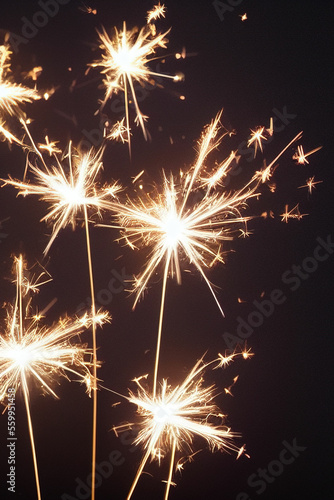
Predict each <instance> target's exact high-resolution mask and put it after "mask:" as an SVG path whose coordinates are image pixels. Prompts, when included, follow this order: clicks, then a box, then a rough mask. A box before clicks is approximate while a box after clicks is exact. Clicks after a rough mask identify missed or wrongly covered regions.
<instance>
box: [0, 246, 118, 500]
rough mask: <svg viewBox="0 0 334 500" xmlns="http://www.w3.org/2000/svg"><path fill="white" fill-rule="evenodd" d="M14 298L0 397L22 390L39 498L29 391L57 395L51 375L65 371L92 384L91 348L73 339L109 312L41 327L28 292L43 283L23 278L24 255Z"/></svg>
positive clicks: (18, 262)
mask: <svg viewBox="0 0 334 500" xmlns="http://www.w3.org/2000/svg"><path fill="white" fill-rule="evenodd" d="M15 274H16V290H17V292H16V300H15V303H14V305H11V306H7V320H6V323H5V326H4V328H3V329H1V330H2V331H1V335H0V401H4V400H5V398H6V396H7V395H8V394H9V392H13V390H14V391H15V392H16V391H17V390H18V389H19V388H21V389H22V392H23V395H24V401H25V406H26V411H27V418H28V427H29V435H30V442H31V447H32V454H33V462H34V470H35V479H36V488H37V497H38V499H40V498H41V492H40V485H39V474H38V467H37V458H36V451H35V443H34V433H33V426H32V419H31V412H30V405H29V393H30V388H31V385H32V383H33V382H35V383H36V384H37V385H38V386H39V387H40V389H41V390H42V391H43V392H44V393H46V394H51V395H53V396H54V397H57V395H56V393H55V391H54V390H53V388H52V384H53V382H54V380H55V379H57V378H59V377H65V378H67V379H68V380H69V374H70V375H75V376H76V377H78V379H79V380H81V381H82V382H84V383H85V384H86V387H87V391H88V392H90V390H91V387H92V386H93V385H94V384H93V382H92V374H91V367H92V366H93V363H92V361H91V358H92V356H93V351H92V349H88V348H87V346H86V345H84V344H81V343H76V344H73V343H72V339H73V337H75V336H78V335H79V334H80V333H82V332H83V331H84V330H85V329H86V328H87V327H89V326H90V325H91V324H92V323H94V322H99V323H101V322H104V321H106V320H107V319H108V316H107V315H104V314H100V315H97V316H96V317H95V318H93V317H91V316H90V317H89V316H88V314H85V315H84V316H82V317H81V318H74V319H70V318H64V319H60V320H59V321H58V323H56V324H54V325H52V326H50V327H47V326H40V324H39V321H38V320H37V318H38V316H37V315H32V314H31V306H30V304H31V302H30V297H29V295H30V293H31V292H32V291H36V289H37V287H38V286H39V285H40V284H41V283H39V282H38V280H37V281H35V282H30V281H29V280H28V278H27V277H26V276H25V269H24V261H23V258H22V256H20V257H18V258H16V259H15Z"/></svg>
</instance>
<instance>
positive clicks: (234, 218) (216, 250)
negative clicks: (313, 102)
mask: <svg viewBox="0 0 334 500" xmlns="http://www.w3.org/2000/svg"><path fill="white" fill-rule="evenodd" d="M220 117H221V113H219V114H218V115H217V117H216V118H215V119H214V120H213V121H212V123H211V124H210V125H209V126H208V127H206V128H205V130H204V132H203V135H202V137H201V139H200V141H199V143H198V155H197V159H196V161H195V164H194V166H193V167H191V168H190V170H189V171H188V172H185V173H182V174H181V175H180V176H178V177H177V176H174V175H173V174H170V176H169V177H167V176H166V174H165V173H163V187H162V189H161V188H160V189H159V187H157V186H156V187H155V189H154V191H153V193H145V192H143V193H140V197H139V198H138V199H132V198H128V200H127V202H126V203H120V202H117V203H115V209H114V211H115V212H117V219H118V225H117V227H119V228H121V230H122V232H123V238H124V240H125V241H126V243H127V244H128V245H129V246H130V247H131V248H136V247H137V246H140V247H148V248H150V250H151V251H150V255H149V258H148V261H147V263H146V266H145V268H144V270H143V271H142V273H141V274H140V275H139V276H138V277H137V279H136V282H135V285H134V292H135V294H136V298H135V303H134V306H135V305H136V303H137V302H138V300H139V298H140V297H141V296H142V294H143V292H144V290H145V289H146V288H147V285H148V282H149V280H150V279H151V278H152V277H153V276H154V274H155V273H156V271H157V269H158V268H159V266H160V265H162V266H163V268H164V270H165V271H164V272H165V274H169V275H170V276H172V277H173V276H175V277H176V279H177V281H178V282H179V283H180V282H181V271H180V259H186V260H187V261H188V262H189V263H190V264H192V265H193V266H194V267H195V268H196V269H197V270H198V271H199V272H200V274H201V275H202V277H203V278H204V280H205V281H206V283H207V285H208V286H209V288H210V290H211V292H212V293H213V295H214V297H215V300H216V302H217V303H218V301H217V299H216V296H215V294H214V292H213V289H212V286H211V284H210V282H209V280H208V278H207V277H206V274H205V272H204V269H205V268H209V267H211V266H212V265H213V264H214V263H215V262H217V261H220V262H222V261H223V256H222V252H223V250H222V245H223V242H224V241H226V240H231V239H232V235H233V232H235V231H239V230H240V229H241V228H243V229H244V228H245V226H246V225H247V220H248V219H249V218H248V217H243V216H242V215H241V209H242V208H243V207H244V206H245V203H246V202H247V200H249V199H250V198H251V197H254V196H258V193H257V192H256V191H257V189H258V186H259V184H260V183H261V182H262V181H264V180H266V179H267V177H268V175H266V176H262V171H260V172H256V174H255V175H254V176H253V177H252V178H251V179H250V181H249V182H248V183H246V184H245V185H244V186H243V187H242V188H241V189H240V190H237V191H234V192H225V191H223V192H220V191H218V190H217V189H216V187H217V186H218V187H220V185H221V181H222V182H223V178H224V176H226V175H227V173H228V171H229V169H230V168H231V166H232V162H233V161H236V160H237V155H236V153H235V152H232V153H231V155H230V156H229V158H228V159H227V160H225V161H224V162H223V163H222V164H220V165H216V167H215V168H214V169H212V170H211V172H210V173H209V174H208V173H207V169H206V160H207V157H208V155H209V154H210V153H211V152H212V151H213V150H214V149H216V148H217V147H218V145H219V144H220V142H221V139H222V137H220V136H219V134H218V132H219V129H220V127H219V120H220ZM271 168H272V164H271V165H269V166H268V167H266V169H265V170H266V172H267V173H268V172H269V171H270V169H271ZM204 188H205V189H204ZM218 305H219V304H218ZM219 308H220V306H219ZM220 310H221V308H220Z"/></svg>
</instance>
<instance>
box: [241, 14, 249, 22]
mask: <svg viewBox="0 0 334 500" xmlns="http://www.w3.org/2000/svg"><path fill="white" fill-rule="evenodd" d="M239 17H240V19H241V21H247V19H248V17H247V13H246V12H245V13H244V14H240V15H239Z"/></svg>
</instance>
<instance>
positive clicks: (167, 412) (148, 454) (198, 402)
mask: <svg viewBox="0 0 334 500" xmlns="http://www.w3.org/2000/svg"><path fill="white" fill-rule="evenodd" d="M239 355H241V356H242V357H243V358H244V359H248V358H250V357H251V356H252V353H251V352H250V349H246V348H245V349H244V350H243V351H242V352H234V353H231V354H227V355H222V354H219V355H218V358H217V359H215V360H213V361H210V362H207V363H204V361H203V359H200V360H198V361H197V363H196V364H195V366H194V367H193V368H192V369H191V370H190V372H189V373H188V374H187V376H186V378H185V379H184V381H183V382H182V383H181V384H180V385H177V386H175V387H172V386H171V385H170V384H169V383H168V380H167V379H163V380H162V382H161V384H160V385H159V391H158V392H157V393H156V394H152V393H151V392H150V390H148V389H147V388H146V382H145V381H146V379H147V377H148V375H145V376H142V377H139V378H136V379H134V380H133V382H135V384H136V386H137V391H136V392H133V391H131V390H129V397H128V398H127V399H128V400H129V402H130V403H132V404H134V405H136V406H137V414H138V416H139V423H138V422H137V423H136V427H137V428H138V434H137V437H136V439H135V441H134V443H135V444H137V445H139V446H142V447H143V449H144V450H145V453H144V456H143V458H142V460H141V462H140V465H139V467H138V470H137V473H136V476H135V478H134V481H133V483H132V486H131V488H130V491H129V494H128V496H127V500H130V498H131V496H132V494H133V492H134V490H135V488H136V485H137V483H138V481H139V478H140V476H141V474H142V473H143V471H144V468H145V465H146V464H147V462H148V460H149V459H150V461H154V460H157V461H158V462H159V464H160V463H161V462H162V461H163V460H164V459H165V458H166V456H170V463H169V474H168V479H167V480H166V489H165V496H164V498H165V499H167V498H168V495H169V490H170V486H171V485H172V484H173V473H174V470H176V471H181V470H182V469H183V466H184V464H185V463H186V462H187V461H191V459H192V457H193V456H194V454H196V453H197V452H194V448H193V442H194V439H195V438H202V439H204V440H205V441H206V443H207V445H208V446H209V448H210V449H211V451H215V450H220V451H228V452H230V451H232V452H235V453H236V454H237V458H239V457H240V456H241V454H242V453H244V452H245V446H241V447H238V446H236V444H235V443H234V438H235V437H237V436H239V435H238V434H237V433H234V432H232V431H231V429H230V428H229V427H228V426H227V425H226V424H225V420H226V415H223V414H222V413H221V410H220V409H219V407H218V406H217V405H216V403H215V402H214V399H215V397H216V396H217V388H216V386H215V385H210V386H204V374H205V371H206V370H207V369H208V367H209V366H211V367H213V368H214V369H215V368H222V367H226V366H228V365H229V364H230V363H231V362H232V361H233V359H234V358H235V357H236V356H239ZM236 378H237V377H236ZM143 381H144V382H145V383H143ZM230 388H231V386H230V387H229V388H225V393H226V394H231V393H230ZM217 422H218V423H217ZM132 425H134V424H125V425H122V426H118V427H115V428H114V431H115V432H116V433H118V432H122V431H123V430H124V429H126V428H131V427H132ZM177 454H179V455H180V458H178V459H177V460H176V458H177Z"/></svg>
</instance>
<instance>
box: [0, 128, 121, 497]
mask: <svg viewBox="0 0 334 500" xmlns="http://www.w3.org/2000/svg"><path fill="white" fill-rule="evenodd" d="M25 128H26V131H27V133H28V135H29V137H30V139H31V142H32V145H33V149H34V151H35V153H36V155H37V156H38V158H39V159H40V160H41V162H42V165H43V169H41V168H39V167H37V166H35V165H33V164H32V163H30V162H29V167H30V170H31V172H32V173H33V174H34V176H35V179H36V183H35V184H32V183H29V182H22V181H16V180H13V179H10V178H9V179H6V180H4V183H5V184H10V185H12V186H14V187H15V188H17V189H19V194H21V195H23V196H26V195H29V194H35V195H38V196H39V197H40V199H41V200H43V201H46V202H48V203H50V204H51V207H50V210H49V212H48V213H47V214H46V215H45V216H44V217H43V218H42V221H46V222H52V223H53V232H52V235H51V237H50V240H49V243H48V244H47V246H46V248H45V251H44V253H45V254H46V253H47V252H48V251H49V249H50V247H51V245H52V243H53V242H54V240H55V238H56V237H57V235H58V233H59V231H60V230H61V229H62V228H64V227H66V226H68V225H72V228H73V229H74V227H75V225H76V221H77V218H78V215H79V214H80V213H81V214H82V215H83V218H84V222H85V232H86V245H87V258H88V269H89V280H90V291H91V297H92V305H91V314H92V317H93V318H94V317H95V316H96V305H95V290H94V280H93V267H92V257H91V245H90V236H89V224H88V209H94V210H95V211H96V212H97V213H98V214H99V213H100V211H101V209H103V208H106V207H107V206H109V205H108V201H107V200H108V198H110V197H114V196H115V194H116V193H117V191H118V190H119V189H120V188H119V186H118V185H117V184H116V183H115V184H113V185H110V186H104V187H103V188H100V189H98V187H97V182H96V177H97V174H98V173H99V171H100V170H101V168H102V161H101V157H102V152H103V150H102V149H101V150H99V151H94V150H93V148H92V149H91V150H90V151H88V152H87V153H84V154H82V153H80V152H79V151H77V152H73V149H72V145H71V143H70V144H69V148H68V153H67V155H66V156H67V158H68V164H69V171H68V172H67V173H66V172H65V170H64V168H63V166H62V164H61V161H60V160H59V158H58V156H57V154H56V152H57V151H58V148H57V149H55V143H54V142H51V143H50V142H49V141H48V140H47V145H46V146H45V147H43V146H42V149H44V150H47V151H48V152H49V154H50V155H52V159H51V161H52V166H51V167H48V166H47V164H46V162H45V160H44V157H43V155H42V154H41V152H40V150H39V149H38V148H37V147H36V145H35V144H34V141H33V139H32V137H31V135H30V133H29V130H28V128H27V127H26V126H25ZM54 162H55V163H54ZM92 339H93V375H94V376H93V459H92V468H93V471H92V477H93V480H92V485H94V484H95V481H94V476H95V453H96V415H97V388H96V380H97V354H96V323H95V322H93V323H92ZM92 500H94V487H92Z"/></svg>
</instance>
